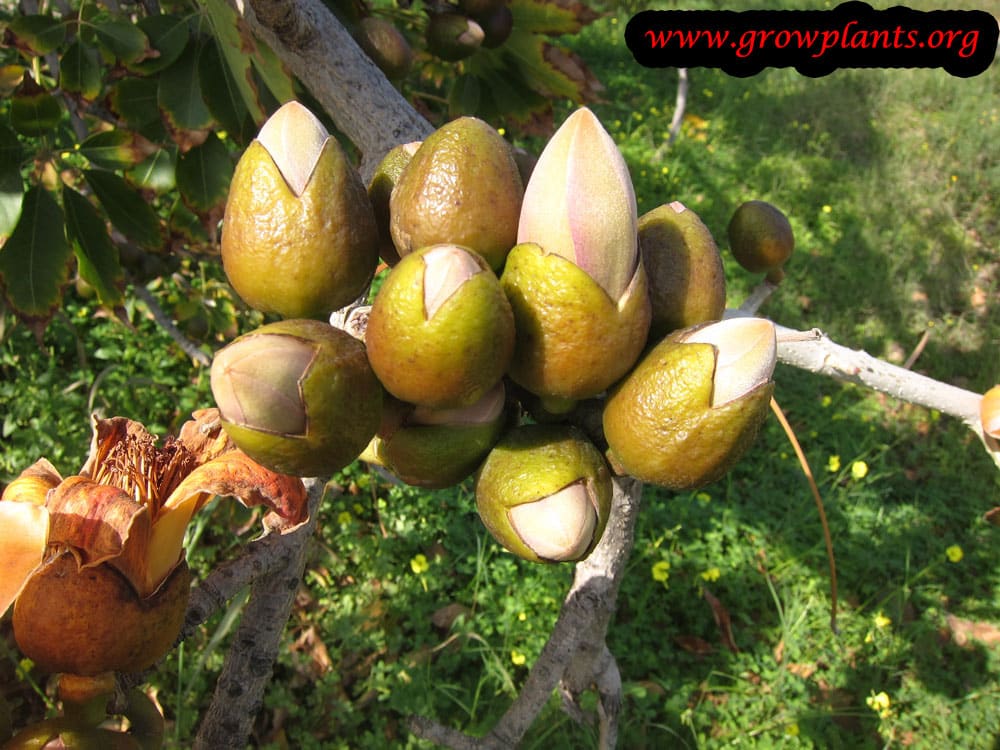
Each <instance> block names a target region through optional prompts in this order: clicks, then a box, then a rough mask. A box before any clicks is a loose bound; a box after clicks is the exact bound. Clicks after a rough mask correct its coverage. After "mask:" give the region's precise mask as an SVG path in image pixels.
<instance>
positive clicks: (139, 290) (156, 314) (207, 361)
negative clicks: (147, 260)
mask: <svg viewBox="0 0 1000 750" xmlns="http://www.w3.org/2000/svg"><path fill="white" fill-rule="evenodd" d="M132 290H133V291H134V292H135V296H136V297H138V298H139V299H141V300H142V301H143V302H144V303H145V304H146V307H147V308H149V312H150V314H151V315H152V316H153V320H155V321H156V323H157V324H158V325H159V326H160V328H162V329H163V330H164V331H166V332H167V335H168V336H170V338H172V339H173V340H174V343H176V344H177V346H179V347H180V348H181V350H182V351H183V352H184V353H185V354H186V355H188V356H189V357H190V358H191V359H192V360H194V361H195V362H197V363H198V364H200V365H201V366H202V367H211V366H212V358H211V357H210V356H209V355H208V354H206V353H205V351H204V350H202V349H200V348H199V347H198V345H197V344H196V343H194V342H193V341H191V339H189V338H188V337H187V336H185V335H184V334H183V333H182V332H181V330H180V329H179V328H178V327H177V326H175V325H174V322H173V321H172V320H171V319H170V317H169V316H168V315H167V314H166V313H165V312H164V311H163V308H162V307H160V303H159V302H157V301H156V297H154V296H153V293H152V292H150V291H149V290H148V289H147V288H146V287H145V286H144V285H142V284H140V283H135V284H133V285H132Z"/></svg>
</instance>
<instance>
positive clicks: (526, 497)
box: [476, 424, 612, 562]
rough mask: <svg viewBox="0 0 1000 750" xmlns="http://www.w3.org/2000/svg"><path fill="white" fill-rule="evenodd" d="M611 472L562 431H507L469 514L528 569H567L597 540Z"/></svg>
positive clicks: (574, 435) (571, 432)
mask: <svg viewBox="0 0 1000 750" xmlns="http://www.w3.org/2000/svg"><path fill="white" fill-rule="evenodd" d="M611 492H612V485H611V473H610V471H609V470H608V467H607V464H606V463H605V461H604V458H603V457H602V456H601V454H600V452H599V451H598V450H597V448H595V447H594V445H593V444H592V443H590V442H589V441H588V440H587V439H586V438H585V437H584V436H583V434H582V433H580V432H579V431H577V430H576V429H575V428H573V427H569V426H566V425H539V424H527V425H522V426H520V427H517V428H515V429H513V430H511V431H510V432H508V433H507V434H506V435H504V437H503V438H502V439H501V440H500V442H499V443H497V445H496V447H495V448H493V450H492V451H490V453H489V455H488V456H487V457H486V460H485V461H484V462H483V465H482V466H481V467H480V469H479V473H478V475H477V477H476V507H477V509H478V511H479V516H480V518H481V519H482V521H483V524H484V525H485V526H486V528H487V529H488V530H489V531H490V533H491V534H492V535H493V537H494V538H495V539H496V540H497V541H498V542H499V543H500V544H502V545H503V546H504V547H506V548H507V549H508V550H510V551H511V552H513V553H514V554H515V555H517V556H518V557H522V558H524V559H525V560H530V561H532V562H572V561H576V560H581V559H583V558H584V557H586V556H587V555H589V554H590V552H591V550H593V548H594V547H595V546H596V545H597V543H598V541H600V538H601V535H602V534H603V533H604V527H605V526H606V525H607V521H608V514H609V513H610V510H611Z"/></svg>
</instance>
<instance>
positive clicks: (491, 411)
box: [410, 382, 507, 427]
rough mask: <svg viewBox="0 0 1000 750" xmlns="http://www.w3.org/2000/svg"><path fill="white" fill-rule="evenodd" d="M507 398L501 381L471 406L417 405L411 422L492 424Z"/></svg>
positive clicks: (425, 423)
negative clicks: (448, 407) (450, 407)
mask: <svg viewBox="0 0 1000 750" xmlns="http://www.w3.org/2000/svg"><path fill="white" fill-rule="evenodd" d="M506 398H507V392H506V389H505V388H504V386H503V382H500V383H497V384H496V385H495V386H494V387H493V388H491V389H490V390H489V391H487V392H486V395H485V396H483V397H482V398H481V399H479V400H478V401H477V402H476V403H474V404H472V405H471V406H466V407H463V408H460V409H430V408H428V407H426V406H417V407H416V408H415V409H414V410H413V413H412V414H411V415H410V422H411V423H413V424H422V425H446V426H449V427H454V426H458V425H479V424H490V423H492V422H495V421H496V420H497V419H499V418H500V414H501V413H502V412H503V407H504V403H505V400H506Z"/></svg>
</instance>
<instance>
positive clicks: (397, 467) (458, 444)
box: [368, 382, 507, 488]
mask: <svg viewBox="0 0 1000 750" xmlns="http://www.w3.org/2000/svg"><path fill="white" fill-rule="evenodd" d="M505 406H506V392H505V388H504V386H503V383H502V382H501V383H497V384H496V386H495V387H494V388H493V389H491V390H490V391H489V392H488V393H487V394H486V395H485V396H483V397H482V398H481V399H480V400H479V401H477V402H476V403H474V404H473V405H472V406H466V407H464V408H461V409H428V408H427V407H423V406H418V407H415V408H413V409H412V411H411V412H410V413H409V414H407V415H406V416H405V417H403V419H402V422H401V423H400V424H398V425H396V426H393V428H392V429H391V430H389V431H387V432H385V433H384V434H380V435H379V436H376V437H375V438H374V440H373V441H372V444H371V445H370V446H369V451H368V452H369V454H370V455H372V456H373V457H374V458H375V459H376V460H377V461H378V463H381V464H382V465H383V466H385V467H386V468H387V469H389V470H390V471H391V472H392V473H393V474H395V475H396V476H398V477H399V478H400V479H402V480H403V481H404V482H406V483H407V484H411V485H415V486H418V487H429V488H442V487H450V486H452V485H455V484H458V483H459V482H461V481H462V480H463V479H465V478H466V477H468V476H470V475H471V474H472V473H473V472H474V471H475V470H476V469H477V468H478V467H479V465H480V464H481V463H482V461H483V459H484V458H485V457H486V454H487V453H489V451H490V449H491V448H492V447H493V446H494V445H495V444H496V442H497V440H499V439H500V434H501V432H502V430H503V428H504V425H505V424H506V422H507V410H506V408H505Z"/></svg>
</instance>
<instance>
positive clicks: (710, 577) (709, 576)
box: [701, 568, 722, 582]
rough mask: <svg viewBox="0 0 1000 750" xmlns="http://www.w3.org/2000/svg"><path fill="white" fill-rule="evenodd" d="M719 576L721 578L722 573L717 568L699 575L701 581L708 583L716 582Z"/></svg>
mask: <svg viewBox="0 0 1000 750" xmlns="http://www.w3.org/2000/svg"><path fill="white" fill-rule="evenodd" d="M721 576H722V571H721V570H719V569H718V568H709V569H708V570H705V571H703V572H702V574H701V578H702V580H704V581H709V582H711V581H718V580H719V578H720V577H721Z"/></svg>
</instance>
